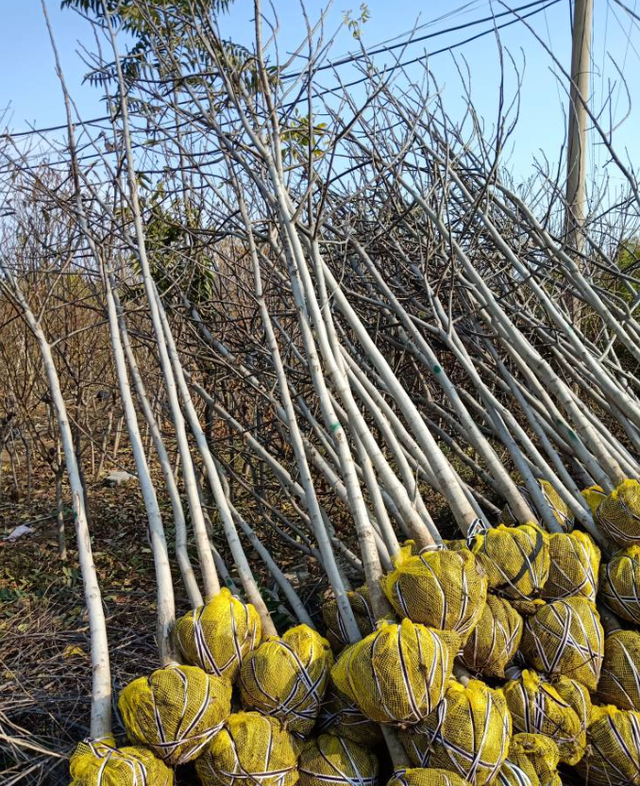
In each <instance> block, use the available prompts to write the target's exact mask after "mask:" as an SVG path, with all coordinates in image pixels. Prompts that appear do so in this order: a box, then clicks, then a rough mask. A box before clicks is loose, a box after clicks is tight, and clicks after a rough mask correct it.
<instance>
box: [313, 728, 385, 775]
mask: <svg viewBox="0 0 640 786" xmlns="http://www.w3.org/2000/svg"><path fill="white" fill-rule="evenodd" d="M298 772H299V773H300V781H299V782H300V786H376V784H377V783H378V759H377V758H376V757H375V756H374V754H373V753H371V752H370V751H368V750H367V749H366V748H363V747H361V746H360V745H356V743H355V742H351V741H350V740H347V739H345V738H344V737H336V736H335V735H334V734H321V735H320V736H319V737H318V738H317V739H314V740H307V742H306V743H305V744H304V747H303V749H302V752H301V754H300V758H299V759H298Z"/></svg>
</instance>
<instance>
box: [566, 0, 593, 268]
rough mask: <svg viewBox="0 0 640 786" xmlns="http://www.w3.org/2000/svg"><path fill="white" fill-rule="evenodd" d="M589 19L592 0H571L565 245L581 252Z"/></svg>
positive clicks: (583, 213)
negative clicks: (567, 244)
mask: <svg viewBox="0 0 640 786" xmlns="http://www.w3.org/2000/svg"><path fill="white" fill-rule="evenodd" d="M592 20H593V0H574V4H573V36H572V48H571V92H570V97H569V99H570V100H569V140H568V148H567V192H566V200H567V210H566V216H565V231H566V233H567V239H568V241H569V244H570V245H571V247H572V248H574V249H575V250H576V251H577V252H578V253H581V252H582V249H583V239H582V235H581V232H580V229H581V227H582V225H583V224H584V220H585V216H586V210H587V198H586V178H587V125H588V122H589V115H588V114H587V109H586V104H587V101H588V100H589V77H590V72H589V69H590V67H591V57H590V56H591V27H592Z"/></svg>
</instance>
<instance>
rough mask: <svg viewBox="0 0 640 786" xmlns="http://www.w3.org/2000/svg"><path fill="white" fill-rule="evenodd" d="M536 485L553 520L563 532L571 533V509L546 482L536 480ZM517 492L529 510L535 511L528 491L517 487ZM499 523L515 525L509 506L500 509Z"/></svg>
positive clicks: (516, 521) (515, 521)
mask: <svg viewBox="0 0 640 786" xmlns="http://www.w3.org/2000/svg"><path fill="white" fill-rule="evenodd" d="M538 485H539V486H540V489H541V491H542V493H543V495H544V498H545V499H546V501H547V503H548V505H549V507H550V508H551V512H552V513H553V517H554V519H555V520H556V521H557V522H558V524H559V525H560V526H561V527H562V529H563V531H564V532H571V530H572V529H573V512H572V510H571V508H570V507H569V506H568V505H567V504H566V502H564V501H563V499H562V497H561V496H560V495H559V494H558V492H557V491H556V490H555V488H554V487H553V485H552V484H551V483H549V481H548V480H538ZM518 491H519V492H520V493H521V494H522V496H523V497H524V499H525V501H526V503H527V504H528V505H529V507H530V508H531V510H532V511H535V509H536V508H535V505H534V502H533V498H532V497H531V494H530V493H529V489H528V488H527V487H526V486H518ZM500 522H501V523H502V524H506V525H507V526H508V527H513V526H515V525H517V523H518V520H517V519H516V517H515V516H514V515H513V513H512V511H511V508H510V507H509V505H505V506H504V508H503V509H502V512H501V514H500Z"/></svg>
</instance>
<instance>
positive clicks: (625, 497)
mask: <svg viewBox="0 0 640 786" xmlns="http://www.w3.org/2000/svg"><path fill="white" fill-rule="evenodd" d="M596 519H597V521H598V524H599V525H600V527H601V528H602V530H603V532H604V533H605V534H606V535H607V536H608V537H610V538H611V540H613V541H614V542H615V543H618V544H619V545H620V546H633V545H634V544H635V545H638V546H640V483H638V481H637V480H623V481H622V483H620V485H619V486H618V487H617V488H615V489H614V490H613V491H612V492H611V494H609V496H608V497H606V498H605V499H604V500H603V501H602V502H601V503H600V505H599V506H598V510H597V512H596Z"/></svg>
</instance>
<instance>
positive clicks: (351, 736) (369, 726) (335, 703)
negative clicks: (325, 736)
mask: <svg viewBox="0 0 640 786" xmlns="http://www.w3.org/2000/svg"><path fill="white" fill-rule="evenodd" d="M316 728H317V730H318V731H319V732H329V733H331V734H336V735H337V736H338V737H344V738H345V739H348V740H351V742H355V743H356V744H358V745H363V746H364V747H365V748H374V747H375V746H377V745H381V744H382V743H383V737H382V732H381V731H380V726H378V724H377V723H374V722H373V721H372V720H369V718H367V716H366V715H364V714H363V713H362V712H361V711H360V710H359V708H358V705H357V704H356V703H355V702H354V701H352V700H351V699H350V698H348V697H347V696H345V695H344V693H342V692H341V691H339V690H338V689H337V688H336V687H335V686H329V690H328V691H327V694H326V696H325V700H324V702H323V704H322V709H321V710H320V717H319V719H318V726H317V727H316Z"/></svg>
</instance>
